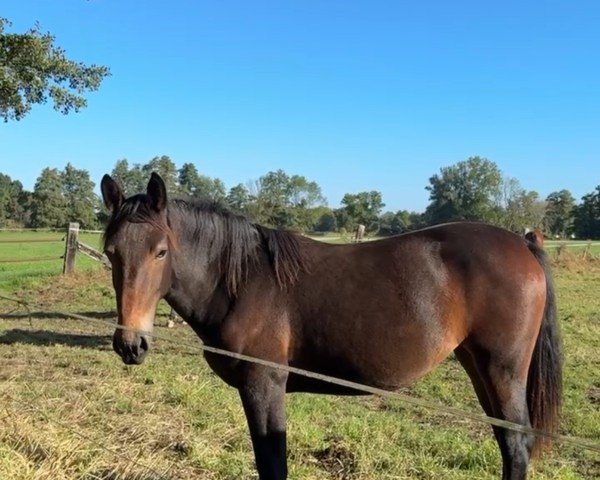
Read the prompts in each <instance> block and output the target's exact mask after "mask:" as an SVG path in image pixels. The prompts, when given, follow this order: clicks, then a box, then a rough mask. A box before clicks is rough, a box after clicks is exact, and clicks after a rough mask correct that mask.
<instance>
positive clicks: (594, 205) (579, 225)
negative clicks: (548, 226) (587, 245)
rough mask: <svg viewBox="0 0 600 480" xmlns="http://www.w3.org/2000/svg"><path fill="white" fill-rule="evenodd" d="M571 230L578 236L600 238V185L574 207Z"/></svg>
mask: <svg viewBox="0 0 600 480" xmlns="http://www.w3.org/2000/svg"><path fill="white" fill-rule="evenodd" d="M574 213H575V216H574V217H575V218H574V224H573V230H574V232H575V235H577V237H578V238H590V239H592V238H594V239H596V238H600V185H598V186H597V187H596V190H594V191H593V192H591V193H588V194H587V195H584V196H583V197H582V199H581V203H580V204H579V205H578V206H577V207H575V211H574Z"/></svg>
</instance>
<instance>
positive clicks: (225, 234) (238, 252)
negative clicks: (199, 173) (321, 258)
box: [103, 195, 308, 294]
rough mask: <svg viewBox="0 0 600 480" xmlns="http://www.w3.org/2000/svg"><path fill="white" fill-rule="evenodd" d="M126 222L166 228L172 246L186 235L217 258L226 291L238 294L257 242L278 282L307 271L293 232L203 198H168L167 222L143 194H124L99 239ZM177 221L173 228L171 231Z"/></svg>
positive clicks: (255, 257)
mask: <svg viewBox="0 0 600 480" xmlns="http://www.w3.org/2000/svg"><path fill="white" fill-rule="evenodd" d="M125 222H133V223H149V224H151V225H152V226H154V227H156V228H159V229H160V230H162V231H164V232H165V233H167V235H168V236H169V239H170V240H171V241H172V243H174V244H175V245H176V244H177V243H179V242H182V241H185V239H188V240H189V241H191V242H192V244H193V248H197V249H203V250H204V251H206V252H207V254H208V258H209V259H210V260H215V259H217V258H218V257H219V256H220V261H219V263H218V265H219V268H220V269H221V274H222V275H223V276H224V280H225V282H226V284H227V288H228V290H229V291H230V292H231V293H232V294H236V293H237V291H238V289H239V287H240V285H241V284H242V283H243V282H244V281H245V280H246V277H247V273H248V266H249V264H250V263H251V262H256V261H257V260H258V255H259V252H260V250H259V247H262V249H263V250H264V251H265V252H266V254H267V255H268V258H269V262H270V265H271V267H272V269H273V272H274V274H275V277H276V279H277V283H278V285H279V286H280V287H281V288H282V289H285V288H287V287H290V286H292V285H293V284H294V283H295V282H296V280H297V279H298V276H299V275H300V272H301V271H303V270H304V271H306V270H307V266H308V258H307V257H306V255H305V253H304V251H303V250H302V249H301V247H300V239H299V237H298V235H297V234H294V233H292V232H288V231H284V230H274V229H271V228H267V227H263V226H260V225H257V224H253V223H251V222H250V221H249V220H248V219H246V218H245V217H243V216H240V215H236V214H233V213H231V212H230V211H229V210H228V209H227V208H226V207H224V206H223V205H222V204H221V203H219V202H213V201H205V200H181V199H175V200H170V201H169V203H168V205H167V224H166V225H165V224H164V221H161V219H160V216H159V215H158V214H157V213H156V212H155V211H154V210H153V209H152V207H151V205H150V201H149V199H148V197H147V196H146V195H135V196H133V197H130V198H128V199H127V200H126V201H125V202H124V203H123V205H121V207H120V208H119V210H117V211H116V212H115V213H114V214H113V216H112V217H111V219H110V221H109V223H108V225H107V227H106V231H105V232H104V237H103V241H104V243H106V241H107V239H108V238H110V237H111V236H112V235H114V234H115V233H116V232H117V231H118V230H119V228H120V227H121V226H122V225H123V224H124V223H125ZM175 224H176V225H178V227H177V228H178V230H177V232H174V231H173V230H172V226H173V225H175Z"/></svg>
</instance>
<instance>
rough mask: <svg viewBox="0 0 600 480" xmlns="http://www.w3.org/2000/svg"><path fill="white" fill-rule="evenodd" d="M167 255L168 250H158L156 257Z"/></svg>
mask: <svg viewBox="0 0 600 480" xmlns="http://www.w3.org/2000/svg"><path fill="white" fill-rule="evenodd" d="M166 255H167V251H166V250H161V251H160V252H158V253H157V254H156V258H165V256H166Z"/></svg>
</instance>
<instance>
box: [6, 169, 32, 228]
mask: <svg viewBox="0 0 600 480" xmlns="http://www.w3.org/2000/svg"><path fill="white" fill-rule="evenodd" d="M25 198H26V194H25V193H24V190H23V184H22V183H21V182H19V181H18V180H12V179H11V178H10V177H9V176H8V175H4V174H2V173H0V227H6V226H7V225H22V224H23V223H24V221H25V219H26V211H25V207H26V204H25V202H24V200H25Z"/></svg>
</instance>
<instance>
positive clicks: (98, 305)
mask: <svg viewBox="0 0 600 480" xmlns="http://www.w3.org/2000/svg"><path fill="white" fill-rule="evenodd" d="M40 238H52V239H56V243H42V242H37V243H33V244H19V243H0V294H3V295H10V296H17V297H19V298H22V299H26V300H29V301H33V302H36V303H37V304H39V305H40V306H41V308H40V309H39V310H40V311H33V312H32V314H31V317H29V316H28V315H27V313H26V312H25V311H24V310H23V309H19V308H18V305H16V304H13V303H11V302H8V301H3V300H1V299H0V359H1V365H2V368H0V478H3V479H4V478H7V479H16V480H25V479H27V480H30V479H42V478H44V479H48V478H52V479H74V478H82V479H84V478H85V479H100V478H102V479H112V480H117V479H119V480H134V479H136V480H150V479H155V478H171V479H191V478H199V479H219V480H224V479H240V478H242V479H243V478H255V477H254V473H253V465H252V454H251V447H250V441H249V437H248V434H247V432H246V424H245V419H244V416H243V412H242V408H241V405H240V403H239V401H238V398H237V395H236V392H235V391H234V390H233V389H231V388H229V387H227V386H225V384H224V383H223V382H222V381H220V380H219V379H218V378H217V377H216V376H215V375H214V374H213V373H212V372H210V370H209V369H208V367H207V366H206V364H205V362H204V360H203V359H202V357H201V354H200V352H199V351H196V350H195V349H193V348H189V347H187V346H186V344H187V342H191V343H194V342H197V339H196V337H195V336H194V334H193V333H192V332H191V330H190V329H189V328H188V327H187V326H185V325H177V326H176V328H173V329H168V328H166V327H165V324H166V317H165V316H164V315H161V316H159V317H158V318H157V323H158V327H157V333H158V334H159V335H164V336H165V337H169V338H172V339H174V340H176V343H171V342H166V341H161V340H159V341H157V342H156V345H155V348H154V350H153V352H152V353H151V354H150V355H149V357H148V359H147V361H146V363H145V364H144V365H143V366H141V367H126V366H124V365H122V364H121V361H120V360H119V359H118V357H117V356H116V355H115V354H114V353H113V352H112V350H111V347H110V337H111V335H112V329H111V328H110V327H105V326H102V325H97V324H90V323H86V322H82V321H76V320H65V319H63V318H58V317H56V316H54V315H52V314H48V313H44V312H51V311H52V310H69V311H73V312H80V313H85V314H87V315H90V316H92V317H95V318H100V319H112V318H114V306H115V301H114V294H113V290H112V286H111V284H110V276H109V273H108V272H105V271H103V269H102V268H101V267H100V266H99V265H98V264H96V263H93V262H92V261H91V260H90V261H88V260H87V259H85V258H83V257H81V256H79V257H78V261H77V262H78V263H77V265H78V272H77V273H76V274H75V275H74V276H71V277H62V276H60V275H57V274H58V272H60V270H61V267H62V263H61V260H52V261H48V262H47V263H46V262H41V263H38V262H36V263H31V264H16V263H1V261H2V259H12V258H15V257H16V256H21V258H31V257H34V256H52V255H57V256H59V255H62V253H63V248H64V246H63V244H61V242H60V239H61V238H62V234H60V233H58V234H50V233H48V232H37V233H27V234H24V233H14V232H10V233H8V232H3V233H0V241H1V240H5V239H11V240H15V239H21V240H26V239H40ZM98 240H99V236H97V235H96V236H89V237H88V238H85V237H84V238H83V241H84V242H86V243H88V244H90V245H92V246H94V245H98ZM329 240H332V241H343V239H329ZM576 243H580V242H576ZM583 248H584V247H575V246H572V247H571V249H570V250H569V251H568V252H567V253H566V254H563V256H562V257H561V258H559V259H557V260H556V261H555V276H556V283H557V291H558V296H559V318H560V321H561V324H562V330H563V337H564V342H565V347H564V350H565V406H564V412H563V422H562V425H561V433H563V434H566V435H575V436H580V437H584V438H587V439H589V440H592V441H595V442H600V376H599V372H600V357H598V351H599V350H600V296H599V295H598V291H600V264H599V262H598V261H597V260H596V259H595V258H593V257H592V258H590V256H588V258H587V259H586V260H583V255H582V251H583V250H582V249H583ZM593 248H594V251H596V252H597V250H596V249H597V248H598V247H597V246H594V247H593ZM166 312H167V309H166V308H165V307H163V308H162V309H161V313H163V314H164V313H166ZM405 393H409V394H411V395H414V396H416V397H420V398H426V399H430V400H436V401H438V402H440V403H443V404H445V405H455V406H460V407H462V408H466V409H469V410H473V411H479V406H478V404H477V402H476V400H475V398H474V395H473V392H472V389H471V387H470V384H469V383H468V379H467V377H466V375H465V374H464V373H463V371H462V370H461V368H460V366H459V365H458V363H457V362H456V361H455V360H454V359H453V358H449V359H448V360H447V361H446V362H444V364H443V365H442V366H441V367H440V368H438V369H437V370H436V371H435V372H433V373H432V374H430V375H428V376H427V377H426V378H424V379H423V380H421V381H420V382H418V383H417V384H416V385H414V386H413V387H411V388H409V389H406V390H405ZM288 416H289V422H288V431H289V448H290V456H289V464H290V478H293V479H294V478H296V479H315V480H316V479H409V478H410V479H442V478H443V479H473V478H476V479H496V478H499V475H498V471H499V468H500V458H499V454H498V453H497V451H496V445H495V442H494V441H493V439H492V435H491V434H490V431H489V429H488V427H486V426H484V425H478V424H474V423H471V422H469V421H467V420H463V419H457V418H453V417H447V416H444V415H439V414H436V413H433V412H431V411H428V410H423V409H418V408H413V407H409V406H406V405H404V404H402V403H400V402H398V401H390V400H382V399H378V398H374V397H364V398H342V397H329V396H315V395H305V394H296V395H291V396H289V398H288ZM141 464H143V465H145V466H149V467H150V469H146V468H145V467H144V466H142V465H141ZM599 477H600V455H598V454H595V453H593V452H588V451H585V450H583V449H581V448H575V447H570V446H566V445H558V446H557V447H556V448H555V450H554V451H553V453H552V454H551V455H549V456H547V457H545V458H544V459H543V460H542V461H541V462H539V463H537V464H536V465H535V466H534V467H533V472H532V478H534V479H591V478H599Z"/></svg>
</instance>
